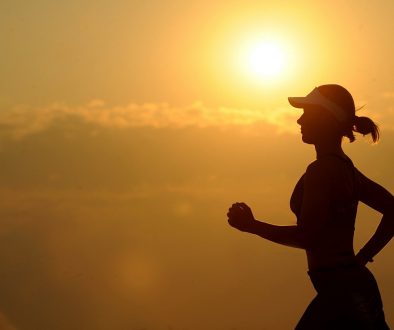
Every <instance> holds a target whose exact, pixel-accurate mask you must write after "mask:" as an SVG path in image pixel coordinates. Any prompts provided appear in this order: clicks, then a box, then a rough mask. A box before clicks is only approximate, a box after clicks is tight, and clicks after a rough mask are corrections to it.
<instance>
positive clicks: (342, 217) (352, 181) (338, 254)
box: [290, 154, 358, 270]
mask: <svg viewBox="0 0 394 330" xmlns="http://www.w3.org/2000/svg"><path fill="white" fill-rule="evenodd" d="M325 157H329V159H328V160H329V161H330V162H332V170H333V171H334V172H333V177H334V180H333V182H332V191H333V193H332V195H331V197H330V205H331V206H330V209H329V213H330V214H329V222H328V223H327V225H326V227H325V228H324V233H325V235H324V236H323V237H322V238H321V239H320V240H319V244H318V245H316V246H315V247H314V248H313V249H310V250H306V253H307V260H308V268H309V270H313V269H319V268H331V267H337V266H340V265H343V264H350V263H355V255H354V250H353V236H354V224H355V219H356V213H357V203H358V194H357V170H356V169H355V168H354V166H353V164H352V162H351V160H350V159H349V158H347V157H346V158H345V157H342V156H338V155H333V154H330V155H326V156H324V158H325ZM324 158H322V159H319V161H320V162H322V161H325V159H324ZM304 176H305V174H304V175H303V176H302V177H301V178H300V179H299V181H298V182H297V184H296V186H295V188H294V191H293V194H292V196H291V199H290V208H291V210H292V211H293V212H294V213H295V215H296V216H297V224H299V223H300V221H302V219H301V218H300V214H301V209H302V203H303V180H304ZM316 221H319V219H316Z"/></svg>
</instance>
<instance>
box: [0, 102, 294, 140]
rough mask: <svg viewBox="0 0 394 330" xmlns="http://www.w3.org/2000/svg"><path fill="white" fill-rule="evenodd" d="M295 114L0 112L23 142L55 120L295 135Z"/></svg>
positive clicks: (153, 108)
mask: <svg viewBox="0 0 394 330" xmlns="http://www.w3.org/2000/svg"><path fill="white" fill-rule="evenodd" d="M296 116H297V113H295V112H293V111H292V109H291V108H276V109H274V110H268V109H259V110H252V109H243V108H232V107H209V106H207V105H205V104H204V103H203V102H194V103H192V104H190V105H185V106H171V105H169V104H167V103H144V104H136V103H129V104H127V105H117V106H108V105H106V103H105V102H104V101H103V100H99V99H96V100H92V101H90V102H89V103H87V104H85V105H81V106H68V105H66V104H62V103H53V104H50V105H47V106H43V107H31V106H16V107H14V108H12V109H9V110H3V111H1V112H0V130H1V131H3V132H7V133H8V134H11V135H12V136H13V137H15V138H22V137H25V136H27V135H30V134H34V133H37V132H40V131H42V130H45V129H46V128H48V127H49V126H50V125H51V124H53V123H54V122H55V121H57V120H62V119H65V118H69V117H74V118H79V119H81V120H83V121H85V122H87V123H93V124H97V125H100V126H102V127H110V128H115V127H116V128H132V127H154V128H166V127H172V128H184V127H199V128H205V127H220V128H226V127H230V126H234V125H235V126H243V127H251V126H254V125H259V124H270V125H273V126H275V127H276V128H277V130H278V132H294V131H296V129H297V127H296V125H295V124H294V123H295V119H296Z"/></svg>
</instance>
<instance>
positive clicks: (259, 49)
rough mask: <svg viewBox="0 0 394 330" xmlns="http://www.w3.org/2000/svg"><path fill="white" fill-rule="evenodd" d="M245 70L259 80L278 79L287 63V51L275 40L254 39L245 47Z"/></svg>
mask: <svg viewBox="0 0 394 330" xmlns="http://www.w3.org/2000/svg"><path fill="white" fill-rule="evenodd" d="M243 63H244V65H243V66H244V71H245V73H247V74H248V75H252V76H254V77H255V78H258V79H259V80H261V79H264V80H273V79H278V78H279V77H280V76H281V75H283V73H284V69H285V67H286V64H287V58H286V52H285V50H284V48H283V47H281V45H280V44H279V43H277V42H275V41H273V40H254V41H253V42H250V43H249V44H248V45H247V47H245V49H244V57H243Z"/></svg>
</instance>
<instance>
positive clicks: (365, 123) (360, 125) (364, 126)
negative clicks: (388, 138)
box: [353, 116, 380, 142]
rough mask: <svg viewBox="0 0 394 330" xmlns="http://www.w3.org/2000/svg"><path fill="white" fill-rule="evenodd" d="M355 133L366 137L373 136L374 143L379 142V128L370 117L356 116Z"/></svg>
mask: <svg viewBox="0 0 394 330" xmlns="http://www.w3.org/2000/svg"><path fill="white" fill-rule="evenodd" d="M353 131H355V132H357V133H361V134H362V135H364V136H365V135H367V134H371V136H372V141H373V142H377V141H378V140H379V136H380V133H379V127H378V125H376V124H375V123H374V122H373V121H372V119H370V118H368V117H358V116H355V119H354V125H353Z"/></svg>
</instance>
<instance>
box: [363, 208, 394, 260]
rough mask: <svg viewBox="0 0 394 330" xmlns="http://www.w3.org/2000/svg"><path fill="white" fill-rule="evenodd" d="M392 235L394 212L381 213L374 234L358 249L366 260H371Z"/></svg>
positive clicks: (393, 233) (393, 231) (393, 234)
mask: <svg viewBox="0 0 394 330" xmlns="http://www.w3.org/2000/svg"><path fill="white" fill-rule="evenodd" d="M393 236H394V212H390V213H387V214H385V215H383V217H382V220H381V221H380V224H379V226H378V228H377V229H376V232H375V234H374V235H373V236H372V237H371V239H370V240H369V241H368V242H367V244H365V246H364V247H363V248H362V249H361V250H360V252H359V253H360V254H361V255H362V256H363V257H364V258H365V259H367V260H369V261H372V258H373V257H374V256H376V255H377V254H378V253H379V252H380V251H381V250H382V249H383V248H384V247H385V246H386V244H387V243H388V242H389V241H390V240H391V239H392V238H393Z"/></svg>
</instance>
